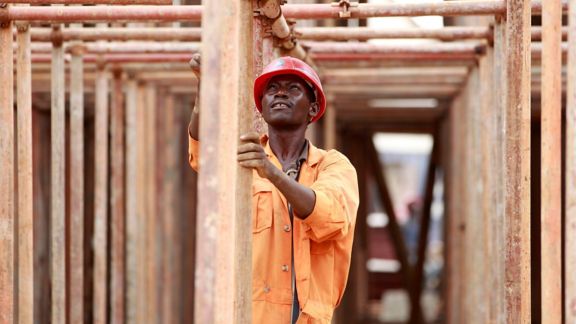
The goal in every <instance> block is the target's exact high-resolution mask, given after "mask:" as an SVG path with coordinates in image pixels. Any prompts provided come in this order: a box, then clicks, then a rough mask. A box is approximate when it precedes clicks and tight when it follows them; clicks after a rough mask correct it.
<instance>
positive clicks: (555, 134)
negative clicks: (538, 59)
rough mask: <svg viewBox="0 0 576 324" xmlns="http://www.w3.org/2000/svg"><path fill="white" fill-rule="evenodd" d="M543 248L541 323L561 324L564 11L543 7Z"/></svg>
mask: <svg viewBox="0 0 576 324" xmlns="http://www.w3.org/2000/svg"><path fill="white" fill-rule="evenodd" d="M542 5H543V8H542V9H543V10H542V28H543V29H542V45H543V48H542V97H541V100H542V103H541V140H542V142H541V151H540V152H541V153H540V154H541V157H540V161H541V165H540V169H541V175H540V185H541V187H540V192H541V199H540V206H541V207H540V208H541V209H540V222H541V223H540V224H541V225H540V242H541V244H540V246H541V265H542V267H541V280H542V281H541V287H542V288H541V290H542V295H541V303H542V305H541V307H542V314H543V316H542V323H551V324H552V323H554V324H556V323H558V324H559V323H562V276H561V275H560V273H562V214H561V212H562V211H561V208H562V179H561V172H562V117H561V116H562V50H561V48H560V43H561V42H562V34H561V30H560V28H561V26H562V7H561V4H560V1H559V0H557V1H544V2H543V3H542Z"/></svg>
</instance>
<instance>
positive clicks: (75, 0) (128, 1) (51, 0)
mask: <svg viewBox="0 0 576 324" xmlns="http://www.w3.org/2000/svg"><path fill="white" fill-rule="evenodd" d="M2 1H4V3H27V4H31V5H47V4H66V5H72V4H79V5H81V4H89V5H95V4H96V5H98V4H110V5H171V4H172V0H97V1H94V0H2Z"/></svg>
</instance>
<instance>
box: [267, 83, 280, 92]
mask: <svg viewBox="0 0 576 324" xmlns="http://www.w3.org/2000/svg"><path fill="white" fill-rule="evenodd" d="M277 89H278V86H276V85H275V84H271V85H269V86H268V89H267V91H276V90H277Z"/></svg>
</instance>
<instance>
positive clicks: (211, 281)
mask: <svg viewBox="0 0 576 324" xmlns="http://www.w3.org/2000/svg"><path fill="white" fill-rule="evenodd" d="M253 9H254V8H253V4H252V2H251V1H243V0H234V1H227V0H215V1H209V2H206V3H205V4H204V18H205V19H204V23H203V25H204V26H205V27H204V28H203V30H202V39H205V40H206V39H210V40H212V41H211V42H209V43H208V42H204V43H203V44H202V45H203V46H202V55H203V56H204V57H205V58H210V64H203V65H202V75H203V77H204V80H203V81H202V86H201V93H202V102H201V107H202V108H201V110H200V111H201V112H202V113H201V114H200V138H201V139H202V145H201V147H200V154H201V157H202V158H201V160H200V168H201V169H200V174H199V179H198V188H199V192H202V195H199V202H198V212H199V214H198V221H199V223H198V228H197V240H198V249H197V251H198V254H197V259H196V260H197V272H196V283H197V285H196V300H195V311H194V313H195V317H196V322H197V323H213V322H216V323H250V322H251V321H252V320H251V317H252V316H251V315H252V314H251V313H252V312H251V308H252V305H251V304H252V302H251V300H252V269H251V265H252V235H251V229H250V228H251V222H252V220H251V217H250V215H251V187H252V171H250V170H246V169H241V168H240V167H239V166H238V164H237V163H236V152H237V147H238V136H239V135H240V134H243V133H245V132H247V131H249V129H250V124H251V121H252V114H251V113H250V112H249V111H248V110H246V107H251V106H252V105H253V99H252V83H253V78H254V75H253V72H254V71H253V65H252V64H253V62H252V57H253V55H252V50H253V47H252V46H253V44H252V41H253V38H252V37H253V35H252V32H253V26H252V20H253ZM223 10H224V11H225V12H224V13H223ZM222 46H226V48H227V49H228V50H226V51H222V50H221V49H222ZM264 63H265V62H264ZM205 161H210V163H206V162H205ZM219 215H230V216H232V217H226V218H223V217H220V216H219ZM214 233H216V235H214Z"/></svg>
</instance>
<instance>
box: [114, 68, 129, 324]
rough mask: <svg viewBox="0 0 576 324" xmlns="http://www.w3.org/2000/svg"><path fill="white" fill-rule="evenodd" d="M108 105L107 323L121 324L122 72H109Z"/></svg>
mask: <svg viewBox="0 0 576 324" xmlns="http://www.w3.org/2000/svg"><path fill="white" fill-rule="evenodd" d="M113 74H114V78H113V80H112V106H111V109H110V134H111V137H110V161H111V162H110V165H111V176H110V211H111V214H110V215H111V218H110V222H111V224H110V226H111V231H110V234H111V238H112V240H111V244H112V246H111V258H110V261H111V264H110V270H111V277H110V282H111V284H110V304H111V308H110V310H111V322H112V323H124V317H125V316H124V315H125V312H124V306H125V304H124V297H125V296H124V287H125V275H124V274H125V270H126V269H125V265H126V264H125V253H124V243H125V234H124V231H125V225H124V224H125V221H126V217H125V216H126V215H125V201H124V195H125V190H124V177H125V172H124V136H125V134H124V128H125V127H124V94H123V90H122V70H114V71H113Z"/></svg>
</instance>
